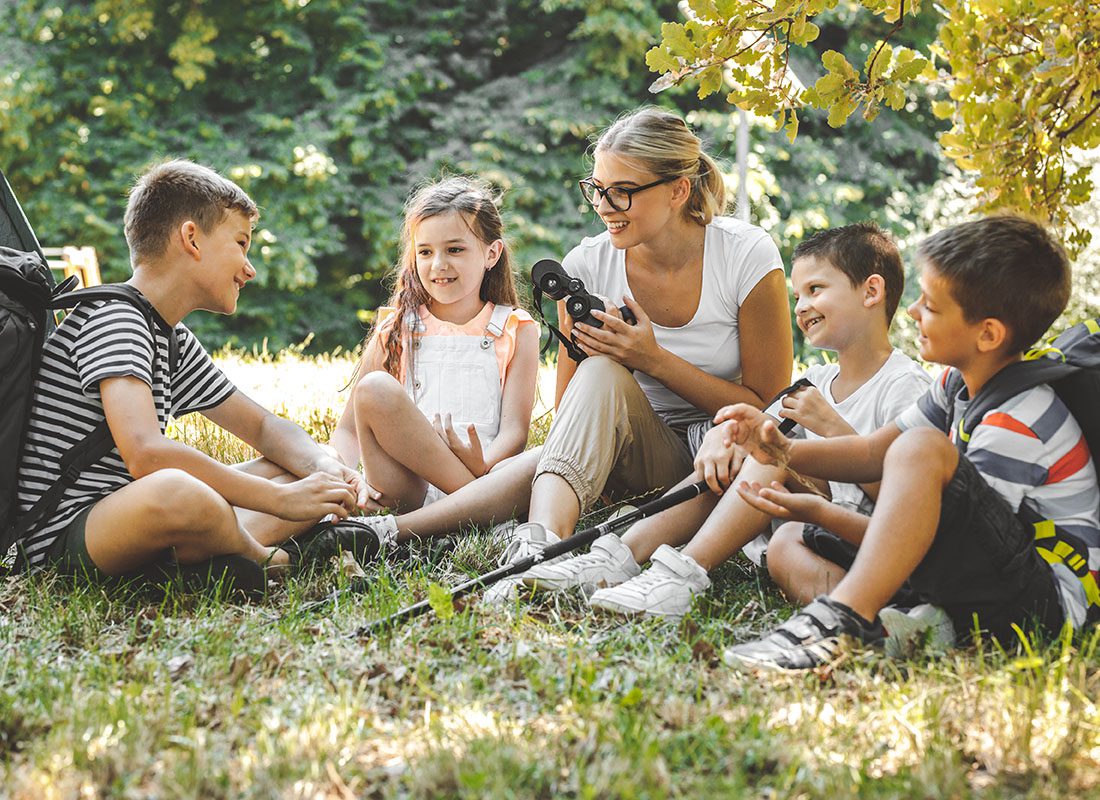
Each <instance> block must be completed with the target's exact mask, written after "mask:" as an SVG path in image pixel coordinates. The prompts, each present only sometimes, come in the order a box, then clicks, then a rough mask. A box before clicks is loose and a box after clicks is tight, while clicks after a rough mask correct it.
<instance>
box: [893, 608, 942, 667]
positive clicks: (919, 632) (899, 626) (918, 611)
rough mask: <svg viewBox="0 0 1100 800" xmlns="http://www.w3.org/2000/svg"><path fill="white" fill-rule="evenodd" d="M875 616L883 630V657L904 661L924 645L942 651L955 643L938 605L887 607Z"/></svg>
mask: <svg viewBox="0 0 1100 800" xmlns="http://www.w3.org/2000/svg"><path fill="white" fill-rule="evenodd" d="M878 617H879V619H880V620H881V621H882V626H883V627H884V628H886V655H888V656H890V657H891V658H906V657H908V656H911V655H912V654H913V653H914V651H916V650H917V649H919V648H920V647H922V646H925V645H927V646H930V647H932V648H933V649H934V650H938V651H945V650H948V649H950V648H951V647H953V646H954V644H955V626H954V625H953V624H952V623H951V618H950V617H948V616H947V612H945V611H944V610H943V609H942V608H940V607H939V606H934V605H930V604H929V603H921V604H920V605H919V606H913V607H912V608H910V609H908V610H907V609H904V608H898V607H897V606H887V607H886V608H884V609H882V611H880V612H879V613H878Z"/></svg>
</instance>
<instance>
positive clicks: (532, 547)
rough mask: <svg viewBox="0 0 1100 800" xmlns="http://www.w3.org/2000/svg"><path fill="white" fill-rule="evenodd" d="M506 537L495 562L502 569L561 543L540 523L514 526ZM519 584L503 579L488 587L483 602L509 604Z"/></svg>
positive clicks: (556, 559)
mask: <svg viewBox="0 0 1100 800" xmlns="http://www.w3.org/2000/svg"><path fill="white" fill-rule="evenodd" d="M508 536H509V540H510V541H509V542H508V545H507V546H506V547H505V548H504V552H503V553H501V555H500V558H499V559H498V561H497V563H498V564H499V565H500V566H502V567H506V566H508V565H509V564H514V563H515V562H517V561H519V560H520V559H521V558H527V557H528V556H533V555H534V554H535V553H541V552H542V551H543V550H545V549H546V547H547V546H548V545H551V544H554V543H555V542H559V541H561V540H560V539H559V538H558V535H557V534H556V533H554V532H553V531H551V530H547V528H546V526H545V525H543V524H542V523H541V522H524V523H523V524H522V525H516V526H515V528H513V529H512V531H511V532H510V534H508ZM563 558H565V556H558V557H557V558H555V559H551V561H548V562H546V563H547V564H550V563H554V562H557V561H561V560H562V559H563ZM521 583H522V582H521V580H520V579H519V578H505V579H504V580H502V581H499V582H497V583H496V584H494V585H493V586H491V587H489V590H488V591H487V592H486V593H485V597H484V601H485V602H486V603H489V604H490V605H504V604H506V603H509V602H511V600H512V598H513V597H514V596H515V593H516V589H517V588H519V586H520V585H521Z"/></svg>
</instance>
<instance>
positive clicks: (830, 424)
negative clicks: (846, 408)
mask: <svg viewBox="0 0 1100 800" xmlns="http://www.w3.org/2000/svg"><path fill="white" fill-rule="evenodd" d="M781 402H782V404H783V408H782V409H781V410H780V411H779V416H781V417H783V418H784V419H793V420H794V421H795V422H797V423H798V424H799V425H801V426H802V427H803V428H805V429H806V430H808V431H812V432H813V433H816V434H817V435H818V436H824V437H830V436H847V435H848V434H852V433H855V429H854V428H852V426H851V425H849V424H848V423H847V422H845V421H844V418H843V417H841V416H840V414H838V413H837V412H836V409H835V408H833V407H832V406H831V405H829V401H828V400H826V399H825V396H824V395H823V394H821V392H820V391H818V389H817V388H816V387H814V386H806V387H803V388H801V389H799V390H798V391H796V392H791V393H790V394H788V395H784V397H783V400H782V401H781Z"/></svg>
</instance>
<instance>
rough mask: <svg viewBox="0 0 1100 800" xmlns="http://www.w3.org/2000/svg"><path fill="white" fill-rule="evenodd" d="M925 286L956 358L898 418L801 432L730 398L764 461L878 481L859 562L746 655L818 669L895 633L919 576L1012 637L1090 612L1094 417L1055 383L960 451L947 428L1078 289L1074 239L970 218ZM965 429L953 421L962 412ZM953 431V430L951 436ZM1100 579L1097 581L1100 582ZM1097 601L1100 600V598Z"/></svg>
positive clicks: (1033, 392)
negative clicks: (898, 606) (894, 610)
mask: <svg viewBox="0 0 1100 800" xmlns="http://www.w3.org/2000/svg"><path fill="white" fill-rule="evenodd" d="M918 258H919V260H920V264H921V277H920V286H921V296H920V298H919V299H918V300H917V301H916V302H915V303H914V304H913V305H912V306H911V307H910V308H909V313H910V315H911V316H912V317H913V318H914V319H915V320H916V321H917V326H918V329H919V331H920V340H919V343H920V354H921V356H922V358H924V359H925V360H928V361H935V362H939V363H941V364H944V365H946V366H948V367H950V368H952V369H955V370H958V373H959V374H960V375H961V377H962V385H961V388H960V390H959V391H958V393H957V394H955V396H953V397H949V396H948V394H947V391H946V388H945V387H946V386H948V385H951V383H952V382H951V381H950V380H949V379H948V372H945V373H944V376H943V377H942V378H941V380H939V381H937V382H936V383H935V384H933V386H932V387H931V388H930V389H929V390H928V392H927V393H926V394H925V395H924V396H922V397H921V398H920V400H918V402H917V403H916V404H915V405H914V406H912V407H911V408H909V409H908V410H907V411H905V412H903V413H902V415H901V416H900V417H899V418H898V419H897V420H896V421H895V422H893V423H890V424H888V425H885V426H883V427H882V428H880V429H879V430H877V431H876V432H874V433H873V434H871V435H869V436H848V437H840V438H834V439H822V440H818V441H797V442H791V441H788V440H786V439H785V438H784V437H782V436H780V435H779V433H778V431H777V430H776V428H775V425H774V423H773V422H770V421H768V420H767V419H766V418H764V417H763V415H762V414H761V413H760V412H759V411H757V410H756V409H754V408H752V407H749V406H744V405H738V406H730V407H727V408H725V409H722V410H721V411H719V413H718V415H717V417H716V421H719V422H723V423H724V424H726V425H728V426H729V441H730V443H731V444H732V443H734V442H736V443H738V444H740V445H743V446H745V447H746V448H747V449H748V450H749V451H750V452H751V454H752V455H753V456H754V457H756V458H757V459H758V460H763V461H766V462H770V463H775V461H776V454H777V453H782V455H781V456H780V457H779V458H780V460H783V459H789V466H790V467H791V468H793V469H795V470H798V471H799V472H803V473H806V474H809V475H813V476H815V477H820V478H828V479H832V480H843V481H852V482H866V481H877V480H881V486H880V490H879V498H878V503H877V505H876V506H875V510H874V513H873V515H872V516H871V517H870V519H869V520H868V522H867V526H866V530H865V532H864V535H863V539H862V542H861V544H860V547H859V551H858V554H857V556H856V559H855V562H854V563H853V564H852V567H851V569H850V570H849V571H848V573H847V575H845V576H844V578H843V579H842V580H841V581H840V582H839V583H838V584H837V585H836V587H835V588H834V589H833V590H832V591H831V592H830V593H829V594H828V595H823V596H821V597H819V598H818V599H817V600H815V601H814V602H813V603H811V604H810V605H808V606H807V607H806V608H804V609H803V610H802V611H800V612H799V613H798V614H796V615H795V616H794V617H792V618H791V619H790V620H788V621H787V622H785V623H784V624H783V625H781V626H780V627H779V628H777V629H776V630H775V631H773V632H772V633H771V634H769V635H768V636H766V637H764V638H762V639H760V640H757V641H754V642H748V643H746V644H742V645H738V646H736V647H733V648H730V649H729V650H728V651H727V652H726V660H727V662H729V663H730V664H731V665H733V666H737V667H748V668H772V669H783V670H797V669H810V668H813V667H816V666H818V665H820V664H823V663H827V662H828V661H831V660H832V659H833V658H835V656H836V655H837V653H838V651H839V650H840V649H841V647H842V645H843V643H844V642H845V641H846V640H856V641H862V642H865V643H871V644H874V643H877V642H879V641H881V639H882V638H883V629H882V625H881V622H880V621H879V619H878V613H879V611H881V610H882V608H883V606H884V605H885V604H886V603H887V602H888V600H889V598H890V597H891V596H892V595H893V594H894V593H895V592H896V591H897V590H898V589H899V587H901V585H902V584H903V583H904V582H905V581H906V580H908V581H909V586H910V588H911V589H913V590H914V591H916V592H917V593H918V594H920V595H921V596H922V597H923V598H924V599H926V600H927V601H928V602H931V603H933V604H935V605H938V606H941V607H942V608H943V609H944V610H945V611H946V612H947V614H948V616H949V617H950V618H951V621H952V623H953V624H954V627H955V631H956V634H957V635H959V636H965V635H967V634H968V633H970V632H971V631H973V630H975V628H977V629H979V630H980V631H981V632H982V633H983V634H986V635H989V636H992V637H995V638H999V639H1001V640H1002V641H1004V642H1005V643H1006V644H1007V643H1011V641H1013V639H1014V638H1015V636H1016V633H1015V631H1014V627H1015V626H1019V625H1025V624H1028V623H1037V624H1038V625H1039V626H1041V627H1042V628H1044V629H1045V630H1047V631H1054V632H1056V631H1058V630H1060V629H1061V628H1062V626H1063V625H1064V624H1066V623H1068V624H1070V625H1073V626H1075V627H1077V626H1080V625H1082V624H1083V623H1084V622H1085V620H1086V615H1087V612H1088V610H1089V605H1090V602H1094V601H1095V599H1096V591H1095V587H1096V576H1097V571H1098V569H1100V491H1098V488H1097V476H1096V467H1095V465H1094V463H1093V460H1092V457H1091V454H1090V453H1089V449H1088V445H1087V443H1086V442H1085V439H1084V436H1083V435H1082V432H1081V428H1080V426H1079V425H1078V424H1077V422H1076V420H1074V418H1073V417H1072V416H1071V415H1070V414H1069V412H1068V410H1067V409H1066V407H1065V405H1064V404H1063V403H1062V401H1061V400H1060V399H1058V397H1057V396H1056V395H1055V393H1054V391H1053V390H1052V389H1051V388H1050V387H1049V386H1045V385H1043V386H1038V387H1036V388H1034V389H1030V390H1027V391H1024V392H1022V393H1020V394H1018V395H1016V396H1015V397H1013V398H1011V399H1010V400H1007V401H1006V402H1004V403H1003V404H1002V405H1001V406H1000V407H998V408H994V409H991V410H990V411H989V412H988V413H986V414H985V416H984V417H983V418H982V420H981V422H980V423H979V424H978V426H977V427H976V428H975V429H974V431H973V433H972V434H971V439H970V441H969V443H968V448H967V451H966V454H965V455H960V454H959V451H958V449H957V447H956V445H955V441H954V437H955V436H956V435H957V429H953V430H951V431H948V425H949V420H952V419H953V420H959V419H961V417H962V415H963V413H964V412H965V409H966V406H967V405H968V403H969V401H970V398H972V397H975V396H976V395H977V393H978V392H979V390H980V389H981V388H982V387H983V386H984V385H985V384H986V383H987V382H988V381H989V380H990V379H991V378H992V377H993V376H994V375H996V374H997V373H998V372H999V371H1000V370H1001V369H1003V368H1005V367H1007V366H1008V365H1010V364H1013V363H1015V362H1017V361H1019V360H1020V359H1021V358H1022V356H1023V353H1024V351H1025V350H1026V349H1027V348H1028V347H1029V346H1030V345H1031V344H1033V343H1034V342H1035V341H1036V340H1037V339H1038V338H1039V337H1040V336H1041V335H1042V334H1043V332H1044V331H1046V329H1047V328H1048V327H1049V326H1050V324H1051V323H1052V322H1053V321H1054V320H1055V319H1056V318H1057V316H1058V315H1059V314H1060V313H1061V311H1062V309H1063V308H1064V307H1065V305H1066V302H1067V301H1068V299H1069V291H1070V271H1069V264H1068V261H1067V258H1066V255H1065V252H1064V251H1063V250H1062V247H1061V246H1060V245H1059V244H1058V243H1057V242H1056V241H1055V240H1054V239H1053V238H1052V237H1051V236H1050V234H1049V233H1048V232H1047V231H1046V230H1045V229H1044V228H1042V227H1041V226H1039V225H1037V224H1036V223H1034V222H1031V221H1029V220H1026V219H1023V218H1020V217H1014V216H996V217H989V218H986V219H982V220H978V221H975V222H968V223H963V224H961V225H956V226H953V227H951V228H948V229H946V230H943V231H940V232H939V233H937V234H934V235H933V236H931V237H929V238H928V239H926V240H925V241H924V242H923V243H922V244H921V246H920V248H919V250H918ZM952 427H953V428H954V426H952ZM945 434H946V435H945ZM1036 519H1039V520H1047V521H1049V523H1050V524H1053V525H1054V526H1055V527H1056V528H1057V529H1058V530H1059V532H1060V534H1061V535H1062V536H1063V538H1067V537H1068V538H1070V539H1072V540H1073V541H1075V542H1077V546H1076V548H1075V550H1076V552H1077V553H1079V554H1085V557H1086V558H1087V560H1088V570H1087V571H1086V573H1085V575H1084V576H1083V577H1080V578H1079V577H1078V576H1077V575H1075V574H1074V573H1073V571H1072V570H1071V569H1070V567H1069V566H1067V565H1066V563H1063V562H1062V561H1060V560H1058V559H1057V558H1055V559H1052V560H1051V561H1050V562H1049V563H1048V561H1047V560H1045V559H1044V558H1043V557H1042V556H1041V555H1040V554H1039V552H1038V551H1037V549H1036V546H1035V528H1034V527H1033V525H1032V522H1033V521H1035V520H1036ZM1090 587H1091V591H1090ZM1093 613H1095V609H1094V610H1093Z"/></svg>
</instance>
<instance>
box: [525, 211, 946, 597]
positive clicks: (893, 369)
mask: <svg viewBox="0 0 1100 800" xmlns="http://www.w3.org/2000/svg"><path fill="white" fill-rule="evenodd" d="M791 282H792V284H793V287H794V293H795V298H796V300H797V303H796V306H795V314H796V317H797V321H798V326H799V328H800V329H801V330H802V332H803V334H804V335H805V337H806V339H807V341H809V342H810V343H811V344H813V345H814V346H815V347H819V348H822V349H827V350H835V351H836V353H837V363H836V364H833V365H825V366H821V367H812V368H811V369H810V370H808V371H807V373H806V376H805V377H806V378H807V379H809V381H810V383H812V384H813V385H812V386H808V387H804V388H802V389H799V390H797V391H795V392H792V393H790V394H788V395H786V396H785V397H783V399H782V400H781V401H780V402H777V403H776V404H775V405H774V406H773V407H772V409H771V413H773V414H775V415H776V416H778V417H781V418H785V419H791V420H793V421H794V422H796V423H797V424H798V425H799V426H800V427H801V428H802V429H804V431H805V435H807V436H813V437H826V436H838V435H844V434H850V433H853V432H864V431H866V432H869V431H873V430H875V429H876V428H878V427H879V426H881V425H882V424H883V423H884V422H886V421H889V420H892V419H893V418H894V417H895V416H896V415H897V414H898V413H900V411H901V410H902V409H905V408H907V407H908V406H909V405H910V404H912V403H913V401H914V400H915V399H916V398H917V397H919V396H920V395H921V394H923V393H924V391H925V389H926V388H927V386H928V384H929V382H930V379H929V377H928V376H927V375H926V374H925V372H924V371H923V370H922V369H921V368H920V367H919V366H917V364H916V363H914V362H913V361H912V360H911V359H909V358H908V357H906V356H905V355H903V354H901V353H899V352H898V351H896V350H894V349H893V347H891V345H890V340H889V336H888V332H889V327H890V321H891V320H892V319H893V316H894V312H895V310H896V309H897V307H898V303H899V301H900V299H901V293H902V288H903V285H904V274H903V271H902V265H901V257H900V255H899V254H898V250H897V247H896V246H895V244H894V243H893V241H892V240H891V239H890V237H889V236H887V235H886V234H885V233H883V232H882V231H881V230H880V229H879V228H878V227H877V226H875V225H873V224H869V223H860V224H856V225H848V226H845V227H842V228H835V229H832V230H828V231H824V232H821V233H818V234H816V235H814V236H811V237H810V238H808V239H806V240H805V241H804V242H802V243H801V244H800V245H799V247H798V248H797V249H796V250H795V253H794V260H793V265H792V270H791ZM723 438H724V437H723V432H722V431H721V430H719V429H713V430H712V431H711V432H709V433H708V434H707V435H706V437H705V438H704V440H703V444H702V447H701V448H700V450H699V452H698V454H697V456H696V458H695V473H694V474H693V475H692V476H690V477H689V478H688V479H686V480H685V481H684V482H683V483H682V484H681V485H686V484H687V483H690V482H694V481H697V480H700V479H705V480H706V481H707V483H708V484H709V485H710V487H711V490H712V492H710V493H707V494H704V495H701V496H700V497H698V498H695V499H694V500H691V501H689V502H687V503H682V504H680V505H679V506H676V507H675V508H672V509H669V510H668V511H665V512H664V513H662V514H659V515H657V516H655V517H652V518H650V519H646V520H643V521H641V522H639V523H638V524H636V525H634V526H633V527H632V528H631V529H630V530H629V531H627V532H626V534H624V536H623V537H622V538H621V539H620V538H619V537H617V536H616V535H614V534H610V535H607V536H604V537H602V538H601V539H598V540H596V542H595V543H593V545H592V549H591V551H590V552H589V553H586V554H584V555H581V556H577V557H574V558H570V559H567V560H565V561H561V562H558V563H555V564H549V565H548V564H542V565H539V566H537V567H535V568H534V569H532V570H530V571H529V572H527V573H526V574H525V576H524V582H525V583H527V584H528V585H530V586H534V587H536V588H538V589H544V590H551V591H561V590H565V589H571V588H581V589H582V590H585V591H591V590H594V589H595V590H596V591H595V592H594V593H593V594H592V595H591V597H590V598H589V602H590V604H591V605H592V606H593V607H594V608H599V609H603V610H608V611H617V612H621V613H626V614H649V615H654V616H665V617H679V616H682V615H683V614H684V613H685V612H686V611H687V610H688V609H689V608H690V607H691V602H692V599H693V597H694V596H695V595H696V594H698V593H700V592H702V591H705V590H706V589H707V588H709V586H710V579H709V578H708V577H707V573H708V572H710V571H711V570H712V569H714V568H715V567H716V566H718V565H719V564H721V563H722V562H724V561H726V560H727V559H728V558H730V557H731V556H733V555H734V554H735V553H737V551H738V550H740V549H741V548H743V547H744V546H745V545H746V544H747V543H749V542H751V541H752V540H753V539H755V538H756V537H757V535H758V534H760V533H761V532H763V531H765V530H767V529H768V526H769V523H770V522H771V520H772V518H773V517H779V518H781V519H792V518H793V517H794V516H795V514H794V513H792V512H791V511H789V510H788V509H786V507H785V506H783V505H782V504H781V503H778V502H774V501H775V499H776V497H773V498H772V502H773V505H774V506H775V508H774V511H773V513H771V514H769V513H765V512H763V511H761V510H759V509H758V508H756V507H754V506H753V505H752V504H750V502H749V501H748V500H747V499H746V498H749V499H751V500H753V501H754V502H757V503H758V502H759V500H758V493H755V492H753V491H752V487H753V486H755V487H757V488H758V487H759V486H761V485H763V486H769V485H770V486H773V487H782V486H783V482H784V481H787V482H790V483H791V484H792V487H793V488H795V491H796V492H797V491H799V490H801V491H802V492H805V491H806V490H805V487H801V486H796V485H795V482H794V481H793V480H790V476H788V475H787V474H786V473H785V472H784V471H783V470H781V469H779V468H777V467H774V466H765V465H762V464H760V463H758V462H756V461H755V460H753V459H745V460H744V463H742V462H741V457H740V455H739V454H738V453H736V452H735V451H734V450H733V449H732V448H727V447H726V446H725V445H724V443H723ZM735 479H736V480H738V481H739V482H740V483H741V484H742V486H743V487H744V489H743V492H744V496H742V493H741V492H727V491H726V490H727V489H728V488H729V486H730V484H731V483H732V482H733V481H734V480H735ZM820 490H821V491H822V493H823V494H824V493H826V492H830V491H831V492H832V499H833V501H834V502H829V501H828V500H825V499H824V498H823V497H819V496H817V495H813V494H798V495H797V496H796V498H797V502H795V503H789V504H790V505H792V506H795V507H796V508H797V510H798V512H802V511H803V510H804V509H803V507H805V508H806V509H809V510H810V511H811V512H812V514H806V515H804V516H803V517H802V518H803V519H807V520H810V521H813V522H815V523H816V524H817V525H819V526H820V527H821V528H823V529H827V530H834V529H837V528H839V531H838V532H841V533H843V532H844V531H845V530H846V529H847V528H848V527H850V526H849V525H848V524H847V523H849V522H850V521H851V516H853V515H859V514H865V513H867V511H868V510H869V509H870V507H871V506H872V505H873V498H874V496H875V490H876V487H875V486H855V485H840V484H836V485H829V486H825V485H822V486H821V487H820ZM772 491H773V492H774V493H775V494H776V495H778V493H779V489H778V488H774V489H773V490H772ZM764 493H765V495H767V494H768V492H767V491H765V492H764ZM786 496H787V495H786V492H785V490H784V495H783V497H782V498H779V499H781V500H785V499H786ZM804 498H806V499H804ZM787 535H793V533H792V534H787ZM685 543H687V546H686V547H684V549H683V550H682V551H677V550H675V549H674V548H675V547H676V546H679V545H683V544H685ZM647 560H650V561H652V566H651V567H650V569H648V570H646V571H645V572H642V571H641V566H640V564H643V563H645V561H647ZM598 587H602V588H598Z"/></svg>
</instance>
